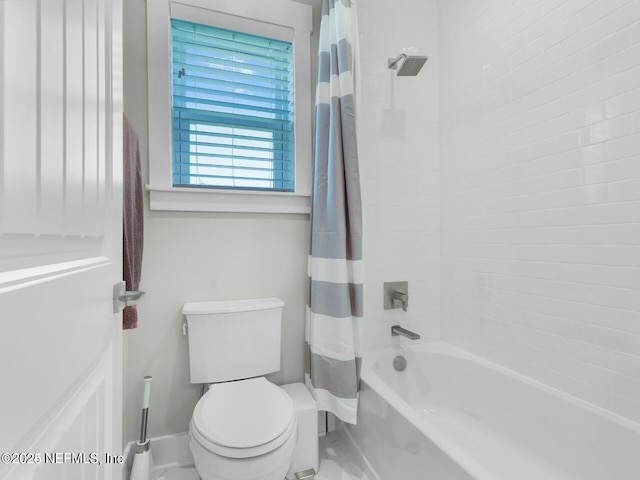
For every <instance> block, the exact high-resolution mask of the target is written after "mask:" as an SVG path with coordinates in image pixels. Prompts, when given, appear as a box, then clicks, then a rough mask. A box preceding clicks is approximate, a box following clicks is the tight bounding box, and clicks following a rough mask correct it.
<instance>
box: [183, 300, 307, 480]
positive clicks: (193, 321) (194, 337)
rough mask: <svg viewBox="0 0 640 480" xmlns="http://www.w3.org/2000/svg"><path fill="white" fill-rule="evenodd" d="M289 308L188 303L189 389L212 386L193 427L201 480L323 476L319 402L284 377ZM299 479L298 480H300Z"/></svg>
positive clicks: (276, 303)
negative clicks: (274, 378) (279, 377)
mask: <svg viewBox="0 0 640 480" xmlns="http://www.w3.org/2000/svg"><path fill="white" fill-rule="evenodd" d="M283 308H284V302H283V301H282V300H280V299H278V298H266V299H258V300H237V301H223V302H202V303H186V304H185V305H184V307H183V309H182V313H183V314H184V315H185V317H186V319H187V329H188V338H189V366H190V374H191V383H201V384H205V385H206V392H205V394H204V395H203V396H202V397H201V398H200V400H199V401H198V403H197V404H196V407H195V409H194V411H193V415H192V417H191V423H190V425H189V446H190V449H191V453H192V455H193V460H194V463H195V467H196V470H197V471H198V473H199V475H200V477H201V478H202V480H284V479H285V477H286V478H287V479H288V480H295V479H296V478H313V473H315V472H316V471H317V470H318V442H317V439H318V430H317V428H318V424H317V406H316V404H315V400H314V399H313V397H312V396H311V394H310V393H309V392H308V390H307V389H306V387H304V385H302V384H289V385H284V386H283V387H282V388H281V387H279V386H277V385H275V384H273V383H271V382H269V381H268V380H267V379H266V378H265V377H264V376H263V375H266V374H268V373H273V372H277V371H279V370H280V332H281V323H282V310H283ZM296 474H297V475H296Z"/></svg>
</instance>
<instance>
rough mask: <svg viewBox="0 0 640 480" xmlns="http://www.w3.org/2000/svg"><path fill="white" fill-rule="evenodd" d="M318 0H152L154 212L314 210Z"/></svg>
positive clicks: (151, 164)
mask: <svg viewBox="0 0 640 480" xmlns="http://www.w3.org/2000/svg"><path fill="white" fill-rule="evenodd" d="M310 33H311V8H310V6H309V5H304V4H301V3H299V2H293V1H290V0H261V1H260V2H255V0H234V1H232V2H229V1H226V0H181V2H180V3H173V2H169V1H167V0H147V47H148V88H149V185H148V186H147V188H148V190H149V191H150V200H151V202H150V207H151V209H152V210H189V211H246V212H283V213H285V212H286V213H288V212H291V213H309V211H310V191H311V133H312V132H311V121H312V118H311V115H312V98H311V77H310V57H311V55H310Z"/></svg>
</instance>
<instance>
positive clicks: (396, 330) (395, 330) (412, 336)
mask: <svg viewBox="0 0 640 480" xmlns="http://www.w3.org/2000/svg"><path fill="white" fill-rule="evenodd" d="M391 335H392V336H394V337H397V336H398V335H402V336H403V337H407V338H408V339H409V340H420V335H418V334H417V333H415V332H412V331H410V330H407V329H406V328H402V327H401V326H400V325H394V326H393V327H391Z"/></svg>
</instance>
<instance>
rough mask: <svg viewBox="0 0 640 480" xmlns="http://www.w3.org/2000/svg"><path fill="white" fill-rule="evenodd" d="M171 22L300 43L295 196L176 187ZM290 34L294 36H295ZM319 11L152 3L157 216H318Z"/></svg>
mask: <svg viewBox="0 0 640 480" xmlns="http://www.w3.org/2000/svg"><path fill="white" fill-rule="evenodd" d="M171 18H178V19H181V20H186V21H190V22H196V23H204V24H210V25H213V26H217V27H220V28H226V29H229V30H236V31H242V32H246V33H250V34H254V35H260V36H265V37H271V38H280V39H285V38H283V35H284V36H287V35H288V36H289V38H290V40H289V41H291V42H292V43H293V58H294V61H293V68H294V82H293V83H294V138H295V141H294V142H295V143H294V145H295V147H294V148H295V190H294V191H293V192H277V191H264V190H234V189H216V188H199V187H195V188H193V187H174V186H173V181H172V153H171V152H172V145H171V142H172V127H171ZM287 32H289V33H287ZM311 32H312V14H311V6H310V5H305V4H302V3H298V2H293V1H290V0H260V1H259V2H256V1H255V0H180V3H178V2H172V1H169V0H147V58H148V61H147V67H148V77H147V78H148V100H149V107H148V110H149V184H148V185H147V190H149V197H150V208H151V210H172V211H211V212H253V213H261V212H269V213H304V214H308V213H310V210H311V207H310V197H311V168H312V167H311V162H312V160H311V158H312V151H311V145H312V142H311V124H312V98H311V59H310V48H311V47H310V41H311Z"/></svg>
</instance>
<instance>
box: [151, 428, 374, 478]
mask: <svg viewBox="0 0 640 480" xmlns="http://www.w3.org/2000/svg"><path fill="white" fill-rule="evenodd" d="M154 473H155V475H154V476H156V478H157V479H158V480H200V477H199V476H198V473H197V472H196V470H195V468H194V467H181V468H177V467H172V468H169V469H167V470H164V471H156V472H154ZM315 480H378V479H377V476H375V475H372V474H370V473H369V474H368V473H367V469H366V466H365V465H364V464H363V462H362V460H361V459H360V458H359V456H358V455H357V454H355V453H354V452H353V450H352V449H351V446H350V442H349V441H348V440H347V439H346V438H345V437H344V435H343V434H339V433H336V432H331V433H329V434H328V435H326V436H323V437H320V472H319V473H318V474H317V475H316V476H315Z"/></svg>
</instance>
